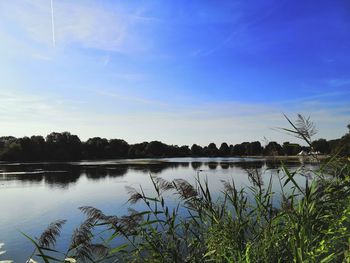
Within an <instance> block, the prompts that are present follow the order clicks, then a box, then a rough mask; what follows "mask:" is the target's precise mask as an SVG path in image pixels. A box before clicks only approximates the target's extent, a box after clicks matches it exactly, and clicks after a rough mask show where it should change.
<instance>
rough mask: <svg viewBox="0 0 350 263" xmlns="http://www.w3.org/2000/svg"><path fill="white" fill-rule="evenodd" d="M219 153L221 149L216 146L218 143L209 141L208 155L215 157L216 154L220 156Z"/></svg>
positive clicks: (206, 152)
mask: <svg viewBox="0 0 350 263" xmlns="http://www.w3.org/2000/svg"><path fill="white" fill-rule="evenodd" d="M218 153H219V150H218V148H217V147H216V144H215V143H213V142H212V143H209V145H208V147H207V148H206V150H205V154H206V156H209V157H215V156H218Z"/></svg>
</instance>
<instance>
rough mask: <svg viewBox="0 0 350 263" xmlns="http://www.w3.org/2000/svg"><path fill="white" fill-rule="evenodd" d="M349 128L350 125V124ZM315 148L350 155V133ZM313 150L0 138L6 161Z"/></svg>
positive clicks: (57, 136) (54, 136) (69, 137)
mask: <svg viewBox="0 0 350 263" xmlns="http://www.w3.org/2000/svg"><path fill="white" fill-rule="evenodd" d="M348 128H349V131H350V125H348ZM311 146H312V150H313V151H318V152H320V153H322V154H330V153H334V152H339V153H340V154H341V155H347V156H349V155H350V132H348V133H347V134H345V135H344V136H343V137H342V138H340V139H336V140H326V139H318V140H315V141H314V142H313V143H312V145H311ZM302 150H304V151H311V147H307V146H301V145H299V144H297V143H290V142H284V143H283V144H282V145H280V144H279V143H277V142H274V141H271V142H268V143H267V144H266V145H265V146H262V145H261V143H260V142H259V141H254V142H243V143H240V144H236V145H232V144H230V145H229V144H227V143H226V142H224V143H222V144H221V145H220V146H219V147H218V146H217V145H216V144H215V143H209V144H208V145H207V146H204V147H202V146H200V145H197V144H193V145H192V146H191V147H189V146H187V145H183V146H178V145H168V144H165V143H163V142H160V141H151V142H142V143H136V144H128V143H127V142H126V141H124V140H122V139H109V140H108V139H106V138H100V137H94V138H90V139H88V140H87V141H81V140H80V139H79V137H78V136H77V135H74V134H71V133H69V132H62V133H58V132H53V133H50V134H49V135H47V136H46V138H44V137H43V136H31V137H22V138H15V137H13V136H4V137H0V160H3V161H53V160H57V161H62V160H82V159H115V158H153V157H235V156H271V155H296V154H298V153H299V152H300V151H302Z"/></svg>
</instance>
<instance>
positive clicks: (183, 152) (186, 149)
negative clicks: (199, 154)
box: [168, 145, 191, 157]
mask: <svg viewBox="0 0 350 263" xmlns="http://www.w3.org/2000/svg"><path fill="white" fill-rule="evenodd" d="M178 152H179V154H178V156H181V157H185V156H190V155H191V150H190V148H189V147H188V146H187V145H183V146H181V147H179V151H178ZM168 156H169V157H171V155H168Z"/></svg>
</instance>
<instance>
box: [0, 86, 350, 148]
mask: <svg viewBox="0 0 350 263" xmlns="http://www.w3.org/2000/svg"><path fill="white" fill-rule="evenodd" d="M110 99H111V100H114V98H113V97H111V98H110ZM127 99H129V98H127ZM101 101H103V102H105V101H106V98H105V97H102V98H101ZM134 103H136V104H138V106H139V108H137V110H134V109H130V110H126V111H123V112H120V111H118V110H116V109H115V110H114V111H113V110H112V111H111V110H110V109H103V107H102V108H101V109H99V110H98V111H96V109H95V108H89V107H90V106H91V105H90V104H89V103H84V102H77V101H67V100H60V99H58V98H57V96H52V97H50V96H46V97H44V96H39V95H29V94H25V93H24V92H19V91H14V90H12V91H7V92H4V91H1V92H0V105H1V106H0V125H1V127H2V128H1V131H0V136H2V135H15V136H24V135H27V136H30V135H33V134H41V135H46V134H48V133H50V132H52V131H70V132H72V133H74V134H78V135H79V136H80V138H81V139H87V138H89V137H93V136H101V137H107V138H122V139H125V140H127V141H128V142H130V143H136V142H142V141H150V140H161V141H164V142H166V143H172V144H192V143H199V144H202V145H206V144H208V143H209V142H212V141H213V142H215V143H217V144H220V143H221V142H223V141H226V142H229V143H239V142H243V141H253V140H260V141H262V140H263V138H264V137H267V138H268V139H269V140H277V141H279V142H283V141H296V139H294V138H291V137H289V136H287V135H286V134H284V133H280V132H276V131H274V130H273V128H276V127H288V123H287V121H286V120H285V119H284V118H283V115H282V112H283V109H284V108H283V106H281V105H273V106H271V105H265V104H245V103H226V104H221V103H218V104H210V105H208V104H206V105H197V106H192V107H189V106H183V107H177V105H166V104H165V105H159V106H158V107H159V108H161V109H159V108H157V110H154V111H152V110H148V106H147V103H146V104H145V105H144V106H142V105H140V103H141V104H142V103H143V101H137V100H136V101H135V102H134ZM93 107H95V106H93ZM130 107H131V106H130ZM288 108H290V107H288ZM344 110H345V111H346V110H350V109H349V107H346V105H343V106H341V107H338V108H329V107H327V105H323V104H322V103H320V104H318V107H317V109H315V107H311V108H307V107H306V108H305V107H300V108H298V109H295V110H289V111H285V113H286V114H287V115H288V116H289V117H291V119H292V120H293V119H294V117H295V114H296V113H298V112H300V113H304V114H305V115H307V116H308V115H310V116H311V119H312V120H313V121H314V122H315V124H316V125H317V128H318V130H319V136H318V137H325V138H327V139H332V138H337V137H340V136H342V135H343V134H344V133H345V132H346V124H347V123H348V115H346V114H343V113H342V112H343V111H344Z"/></svg>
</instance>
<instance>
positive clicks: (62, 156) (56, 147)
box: [46, 132, 82, 160]
mask: <svg viewBox="0 0 350 263" xmlns="http://www.w3.org/2000/svg"><path fill="white" fill-rule="evenodd" d="M46 145H47V149H48V157H49V158H50V159H51V160H79V159H81V157H82V154H81V153H82V143H81V141H80V139H79V137H78V136H77V135H73V134H70V133H69V132H62V133H58V132H53V133H50V134H49V135H47V136H46Z"/></svg>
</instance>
